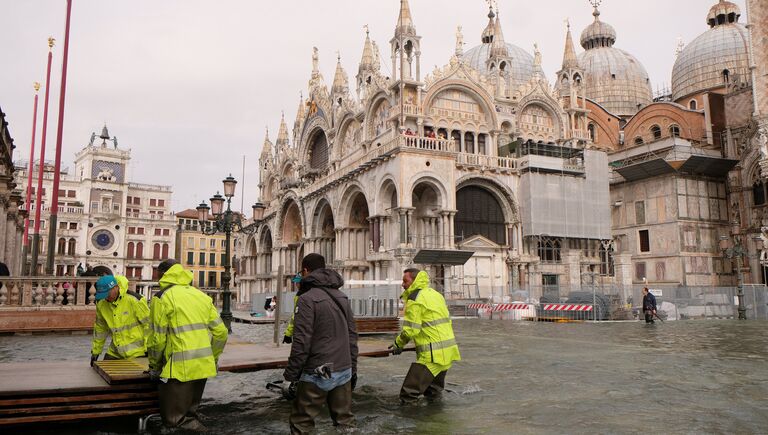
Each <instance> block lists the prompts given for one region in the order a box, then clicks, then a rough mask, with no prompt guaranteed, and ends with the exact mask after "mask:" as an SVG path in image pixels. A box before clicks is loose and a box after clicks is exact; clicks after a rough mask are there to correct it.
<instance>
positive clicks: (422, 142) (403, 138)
mask: <svg viewBox="0 0 768 435" xmlns="http://www.w3.org/2000/svg"><path fill="white" fill-rule="evenodd" d="M397 139H398V145H399V146H400V147H402V148H415V149H420V150H427V151H444V152H455V150H456V146H455V143H454V141H453V139H439V138H434V137H425V136H411V135H406V134H401V135H399V136H398V138H397Z"/></svg>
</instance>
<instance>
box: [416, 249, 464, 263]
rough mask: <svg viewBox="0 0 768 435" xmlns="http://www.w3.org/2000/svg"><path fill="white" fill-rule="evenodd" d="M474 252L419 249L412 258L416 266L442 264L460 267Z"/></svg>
mask: <svg viewBox="0 0 768 435" xmlns="http://www.w3.org/2000/svg"><path fill="white" fill-rule="evenodd" d="M474 253H475V251H456V250H447V249H421V250H419V252H417V253H416V256H415V257H413V262H414V263H416V264H442V265H447V266H461V265H463V264H464V263H466V262H467V260H469V258H470V257H472V254H474Z"/></svg>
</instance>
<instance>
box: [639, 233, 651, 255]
mask: <svg viewBox="0 0 768 435" xmlns="http://www.w3.org/2000/svg"><path fill="white" fill-rule="evenodd" d="M638 236H639V237H640V252H651V238H650V236H649V234H648V230H640V231H638Z"/></svg>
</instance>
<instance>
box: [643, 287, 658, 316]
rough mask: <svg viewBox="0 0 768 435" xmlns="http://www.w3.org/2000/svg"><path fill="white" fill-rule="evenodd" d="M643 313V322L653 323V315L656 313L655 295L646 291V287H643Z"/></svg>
mask: <svg viewBox="0 0 768 435" xmlns="http://www.w3.org/2000/svg"><path fill="white" fill-rule="evenodd" d="M643 313H645V323H653V316H654V315H656V296H654V295H653V294H652V293H651V292H649V291H648V287H643Z"/></svg>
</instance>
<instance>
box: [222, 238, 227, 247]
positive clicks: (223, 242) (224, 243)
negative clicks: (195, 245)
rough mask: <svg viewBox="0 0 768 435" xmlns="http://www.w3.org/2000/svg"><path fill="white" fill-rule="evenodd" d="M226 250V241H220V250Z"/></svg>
mask: <svg viewBox="0 0 768 435" xmlns="http://www.w3.org/2000/svg"><path fill="white" fill-rule="evenodd" d="M226 248H227V241H226V240H222V241H221V249H226Z"/></svg>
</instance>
